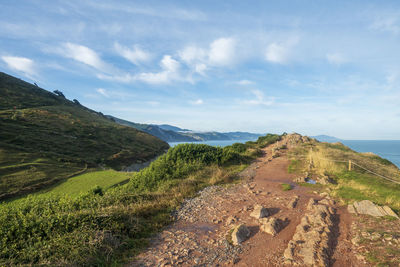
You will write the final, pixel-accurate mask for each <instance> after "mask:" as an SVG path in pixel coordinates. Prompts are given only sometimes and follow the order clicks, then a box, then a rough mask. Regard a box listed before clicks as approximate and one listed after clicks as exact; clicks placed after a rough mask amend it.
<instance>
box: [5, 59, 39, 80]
mask: <svg viewBox="0 0 400 267" xmlns="http://www.w3.org/2000/svg"><path fill="white" fill-rule="evenodd" d="M1 59H2V60H3V61H4V62H5V63H6V64H7V66H8V67H9V68H10V69H13V70H16V71H20V72H22V73H24V74H25V75H27V76H32V75H35V66H34V62H33V60H32V59H29V58H26V57H12V56H2V57H1Z"/></svg>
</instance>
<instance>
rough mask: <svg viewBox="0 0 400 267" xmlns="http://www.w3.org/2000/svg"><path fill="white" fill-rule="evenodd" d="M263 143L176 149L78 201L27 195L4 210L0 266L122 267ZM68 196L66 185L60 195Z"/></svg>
mask: <svg viewBox="0 0 400 267" xmlns="http://www.w3.org/2000/svg"><path fill="white" fill-rule="evenodd" d="M270 138H271V139H273V140H275V139H276V136H275V135H271V137H270ZM265 142H267V140H265V139H264V140H263V141H262V142H260V143H258V142H252V143H248V144H234V145H232V146H229V147H225V148H220V147H210V146H207V145H196V144H185V145H179V146H176V147H174V148H170V149H169V150H168V152H167V153H166V154H164V155H162V156H160V157H159V158H158V159H157V160H155V161H154V162H152V163H151V165H150V166H149V167H148V168H146V169H143V170H142V171H140V172H138V173H135V174H133V175H132V177H131V178H130V180H129V182H128V183H126V184H124V185H118V186H115V187H111V188H108V189H107V188H104V187H98V188H91V189H90V190H89V191H87V192H85V193H81V194H79V195H76V196H73V195H57V194H48V195H46V194H44V195H43V196H41V197H38V196H37V195H30V196H28V197H26V198H23V199H20V200H18V201H13V202H10V203H3V204H2V205H1V206H0V240H2V242H1V243H0V246H1V247H0V265H19V264H34V265H41V264H45V265H113V264H118V263H120V262H121V261H125V260H127V255H134V254H135V252H138V251H139V250H140V249H141V248H142V247H143V246H145V245H146V240H147V238H148V237H149V236H150V235H151V234H152V233H154V232H155V231H158V230H160V228H161V227H163V226H164V225H166V224H167V223H169V222H170V221H171V215H170V214H171V211H172V210H173V209H175V208H176V207H177V206H179V204H180V203H181V202H182V200H183V199H184V198H186V197H190V196H193V195H194V194H195V193H196V192H197V191H198V190H199V189H201V188H203V187H205V186H207V185H210V184H222V183H226V182H232V181H234V180H235V179H236V177H237V173H238V172H239V171H241V170H243V169H244V168H245V167H246V166H247V164H248V163H249V162H250V161H251V160H252V159H254V157H255V156H256V155H258V154H259V153H260V150H259V146H260V145H263V144H264V143H265ZM93 175H94V174H93ZM82 177H85V176H84V175H83V176H81V178H82ZM72 188H74V186H72V184H70V186H66V187H65V190H72ZM72 191H73V190H72Z"/></svg>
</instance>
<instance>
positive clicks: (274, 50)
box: [265, 43, 288, 64]
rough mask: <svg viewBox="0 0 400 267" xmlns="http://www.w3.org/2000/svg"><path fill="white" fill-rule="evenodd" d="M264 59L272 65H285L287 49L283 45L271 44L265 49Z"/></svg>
mask: <svg viewBox="0 0 400 267" xmlns="http://www.w3.org/2000/svg"><path fill="white" fill-rule="evenodd" d="M265 59H266V60H267V61H269V62H272V63H280V64H283V63H286V61H287V60H288V51H287V48H286V47H284V46H283V45H280V44H277V43H272V44H270V45H268V47H267V51H266V53H265Z"/></svg>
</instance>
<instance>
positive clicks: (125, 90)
mask: <svg viewBox="0 0 400 267" xmlns="http://www.w3.org/2000/svg"><path fill="white" fill-rule="evenodd" d="M0 71H2V72H5V73H8V74H11V75H13V76H16V77H19V78H21V79H23V80H26V81H28V82H36V83H37V84H38V85H39V86H40V87H42V88H44V89H47V90H49V91H53V90H56V89H57V90H60V91H62V92H63V93H64V94H65V96H66V97H67V98H69V99H78V100H79V101H80V102H81V103H82V104H83V105H85V106H87V107H89V108H92V109H94V110H97V111H101V112H103V113H104V114H110V115H113V116H116V117H119V118H122V119H125V120H130V121H133V122H140V123H156V124H164V123H167V124H172V125H176V126H179V127H182V128H187V129H192V130H197V131H210V130H214V131H248V132H256V133H267V132H272V133H282V132H289V133H290V132H298V133H301V134H305V135H318V134H327V135H332V136H336V137H339V138H343V139H400V2H399V1H366V0H363V1H349V0H347V1H326V0H325V1H322V0H321V1H318V0H316V1H306V0H303V1H297V0H291V1H285V0H283V1H243V0H241V1H215V0H214V1H208V0H202V1H194V0H192V1H183V0H181V1H151V0H150V1H130V0H129V1H128V0H127V1H122V0H119V1H104V0H96V1H89V0H69V1H62V0H52V1H44V0H29V1H28V0H26V1H22V0H2V1H1V2H0Z"/></svg>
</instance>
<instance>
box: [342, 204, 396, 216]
mask: <svg viewBox="0 0 400 267" xmlns="http://www.w3.org/2000/svg"><path fill="white" fill-rule="evenodd" d="M347 210H348V211H349V212H350V213H355V214H357V215H358V214H365V215H371V216H373V217H382V216H393V217H395V218H397V219H399V216H398V215H397V214H396V213H395V212H394V211H393V210H392V209H391V208H390V207H388V206H383V207H381V206H378V205H375V204H374V203H373V202H372V201H370V200H362V201H358V202H357V201H356V202H354V203H353V205H349V206H348V207H347Z"/></svg>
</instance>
